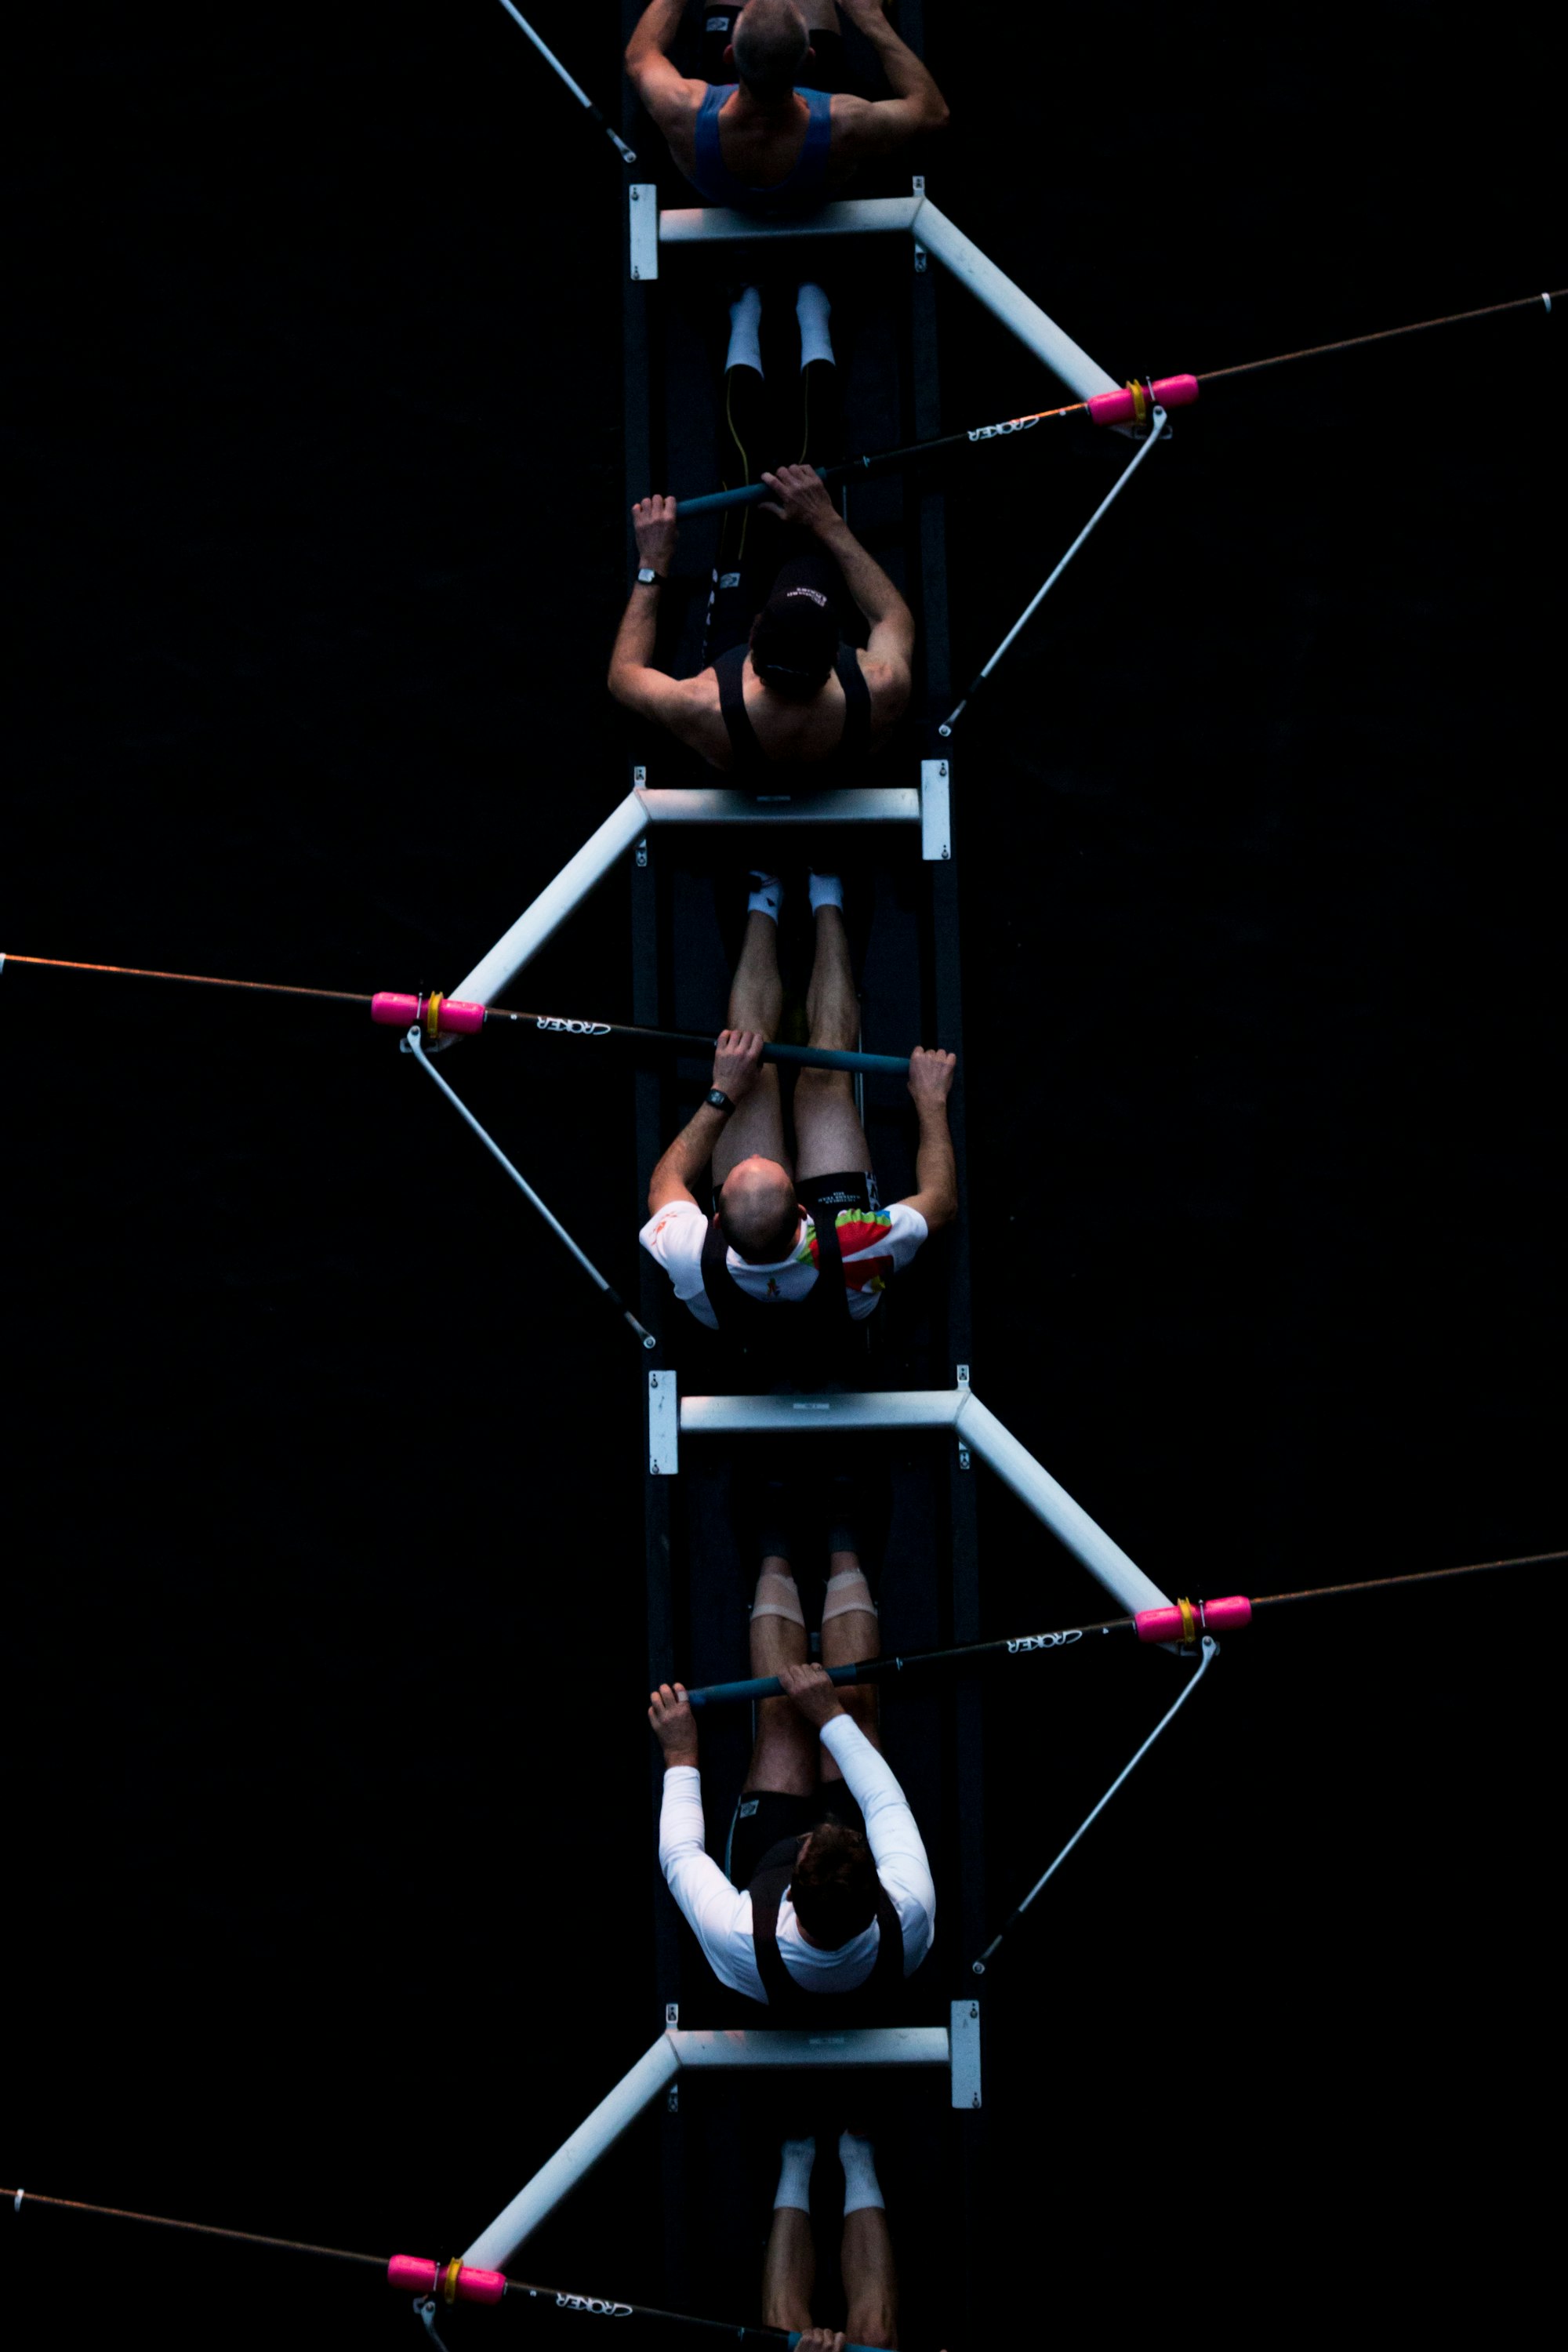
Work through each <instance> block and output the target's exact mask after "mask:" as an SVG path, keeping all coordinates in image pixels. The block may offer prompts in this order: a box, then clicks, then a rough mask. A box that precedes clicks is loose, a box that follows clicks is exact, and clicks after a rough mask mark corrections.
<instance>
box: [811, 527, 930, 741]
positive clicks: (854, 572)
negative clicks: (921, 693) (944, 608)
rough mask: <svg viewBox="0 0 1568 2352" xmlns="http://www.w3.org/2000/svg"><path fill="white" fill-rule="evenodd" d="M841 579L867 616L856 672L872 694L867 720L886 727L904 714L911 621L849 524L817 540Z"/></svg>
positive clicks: (912, 633) (911, 643) (912, 639)
mask: <svg viewBox="0 0 1568 2352" xmlns="http://www.w3.org/2000/svg"><path fill="white" fill-rule="evenodd" d="M819 535H820V537H821V540H822V544H823V546H824V547H825V548H826V550H827V552H828V554H829V555H831V556H832V557H833V558H834V559H835V561H836V562H837V565H838V569H839V570H840V572H843V574H844V583H845V586H846V587H847V589H848V591H849V593H850V594H851V596H853V597H854V599H855V602H856V603H857V604H858V605H859V607H860V610H861V611H862V613H864V614H865V615H866V620H867V623H868V628H869V635H868V637H867V639H866V650H865V652H864V653H863V654H862V655H861V656H860V667H861V668H862V669H863V670H864V672H865V673H866V684H867V686H868V688H870V693H871V716H872V719H873V721H874V723H875V724H876V725H877V726H878V727H879V728H880V727H890V726H891V725H892V724H893V722H894V721H895V720H896V719H901V718H902V717H903V715H904V711H905V709H907V708H908V705H909V699H910V680H911V670H910V666H911V664H912V663H913V661H914V655H915V616H914V614H912V613H911V612H910V608H909V606H908V605H907V604H905V602H904V600H903V598H902V597H901V596H900V593H899V592H898V590H897V589H896V588H895V587H894V585H893V583H892V582H891V581H890V580H889V577H888V575H887V573H886V572H884V571H883V569H882V567H881V565H880V564H879V562H878V561H877V559H876V557H875V556H874V555H869V554H868V553H867V551H866V550H865V548H863V547H862V546H861V544H860V542H859V541H858V539H857V538H856V536H855V534H854V532H853V531H852V530H850V528H849V526H848V524H847V522H844V521H843V520H838V519H837V518H836V519H835V523H834V525H833V527H831V528H830V529H829V530H826V531H824V532H822V533H821V534H819Z"/></svg>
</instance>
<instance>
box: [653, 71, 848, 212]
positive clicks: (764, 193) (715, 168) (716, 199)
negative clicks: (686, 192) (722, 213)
mask: <svg viewBox="0 0 1568 2352" xmlns="http://www.w3.org/2000/svg"><path fill="white" fill-rule="evenodd" d="M739 88H740V84H739V83H738V82H721V83H720V84H719V85H718V86H717V87H715V86H714V84H713V83H711V82H710V83H709V85H708V89H707V94H706V96H705V97H704V99H703V100H702V104H701V106H700V108H699V109H698V113H697V122H696V126H695V138H696V144H697V154H696V160H695V161H694V163H692V165H691V167H690V169H689V171H688V172H687V174H686V176H687V178H688V179H689V181H690V183H691V184H692V186H693V187H694V188H695V189H696V191H697V193H698V194H699V195H700V197H701V198H702V199H703V201H704V203H705V204H710V205H731V206H733V207H735V208H736V209H738V210H740V211H742V212H745V211H752V212H754V211H757V210H759V209H761V208H762V207H763V205H765V206H766V207H767V209H768V210H769V211H770V212H772V211H774V210H781V211H782V210H786V209H787V210H789V211H791V212H794V211H805V210H808V209H809V208H810V207H811V206H812V205H819V204H821V203H822V201H823V199H824V198H825V197H826V194H827V161H828V150H829V146H830V144H831V142H832V138H833V100H832V99H831V97H830V96H829V95H828V93H827V91H826V90H825V89H796V90H792V91H791V93H790V95H791V96H792V97H793V98H798V99H802V100H805V109H806V121H805V143H804V144H803V146H802V148H801V151H800V153H799V154H798V155H797V156H796V158H795V162H794V163H793V164H792V165H791V166H790V168H789V170H788V171H787V172H786V173H784V178H783V179H782V180H775V181H774V183H773V186H772V187H769V188H758V187H753V186H752V185H750V184H748V183H747V182H746V181H744V180H738V179H737V178H736V177H735V174H734V173H733V172H731V169H730V167H729V165H728V164H727V163H725V161H724V152H723V149H722V147H721V143H720V136H719V110H720V109H721V107H722V105H723V104H724V101H725V100H726V99H729V98H733V97H734V95H735V92H736V91H737V89H739Z"/></svg>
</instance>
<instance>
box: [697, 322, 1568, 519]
mask: <svg viewBox="0 0 1568 2352" xmlns="http://www.w3.org/2000/svg"><path fill="white" fill-rule="evenodd" d="M1565 290H1568V289H1558V291H1557V292H1555V293H1552V294H1524V295H1521V296H1520V297H1519V298H1518V299H1516V300H1513V301H1510V302H1489V303H1487V304H1486V305H1485V307H1484V308H1483V309H1481V310H1450V311H1448V312H1447V314H1446V315H1445V316H1444V317H1443V318H1441V319H1418V320H1415V323H1414V324H1413V325H1411V326H1408V327H1381V328H1379V329H1378V330H1377V331H1376V332H1375V333H1374V334H1370V335H1344V336H1342V337H1341V338H1340V340H1339V341H1337V342H1332V343H1313V344H1311V345H1310V346H1309V347H1308V348H1307V349H1306V350H1305V351H1300V352H1275V353H1274V355H1273V357H1272V358H1270V359H1266V360H1242V361H1240V362H1238V363H1237V365H1236V366H1234V367H1223V368H1209V369H1208V370H1206V371H1205V373H1204V374H1202V375H1166V376H1155V377H1154V378H1152V380H1151V379H1150V378H1148V377H1141V378H1139V379H1138V380H1137V381H1135V382H1133V383H1128V384H1125V385H1124V386H1123V387H1122V389H1121V391H1120V392H1101V393H1097V394H1095V396H1094V398H1093V399H1092V400H1071V401H1068V404H1067V405H1066V406H1065V407H1064V408H1037V409H1036V410H1034V412H1033V413H1032V414H1031V415H1027V416H1010V417H1007V418H1005V420H1004V422H1003V423H1002V424H1000V425H972V426H971V427H970V429H969V430H968V432H966V433H943V434H940V435H939V436H937V437H936V438H935V439H934V440H931V441H910V442H906V444H905V445H904V446H903V447H902V448H901V449H879V450H877V451H875V452H873V453H872V454H871V455H870V456H869V457H851V458H850V459H849V460H848V462H847V464H845V465H842V466H819V467H817V469H816V470H817V472H818V473H819V474H820V475H821V477H822V478H823V480H824V481H825V482H828V483H837V482H847V481H849V480H851V479H853V478H854V477H855V476H856V475H857V474H867V473H872V472H877V471H879V470H880V469H881V468H882V467H898V466H911V465H914V464H916V463H917V462H918V461H919V460H920V459H921V458H924V457H935V456H936V455H937V453H938V452H939V451H940V450H942V449H957V448H960V447H963V446H967V445H969V444H971V443H973V442H979V441H1000V440H1005V439H1007V438H1009V437H1010V436H1013V435H1015V434H1018V433H1027V432H1028V431H1029V429H1030V427H1031V426H1032V425H1044V424H1046V423H1047V421H1048V420H1049V419H1050V418H1051V417H1053V416H1087V417H1088V418H1089V422H1090V423H1091V424H1093V425H1134V426H1138V425H1142V424H1143V423H1144V422H1145V421H1146V419H1147V417H1148V415H1149V414H1150V413H1151V411H1152V409H1153V408H1155V407H1156V406H1157V407H1160V408H1164V409H1171V408H1188V407H1190V406H1191V405H1192V404H1193V402H1194V400H1196V398H1197V397H1198V393H1199V389H1200V387H1201V386H1202V385H1204V384H1205V383H1221V382H1222V381H1223V380H1224V379H1225V378H1226V377H1227V376H1237V375H1257V374H1258V373H1260V372H1261V371H1262V370H1263V369H1264V368H1276V367H1292V366H1294V365H1295V363H1296V362H1297V361H1298V360H1316V359H1322V358H1324V357H1325V356H1326V355H1327V354H1328V353H1329V352H1353V351H1358V350H1359V349H1360V348H1361V346H1362V345H1363V343H1387V342H1394V341H1397V340H1398V339H1399V338H1400V337H1401V336H1404V335H1424V334H1426V333H1427V332H1428V331H1429V330H1430V329H1431V328H1433V327H1458V326H1462V325H1463V324H1464V323H1465V322H1466V320H1470V319H1495V318H1498V317H1500V315H1501V314H1502V313H1503V312H1504V311H1508V310H1533V309H1534V308H1535V307H1536V305H1537V304H1538V303H1539V304H1541V305H1542V307H1543V308H1544V309H1545V310H1548V311H1550V310H1551V308H1552V303H1553V302H1558V301H1561V300H1562V299H1563V292H1564V291H1565ZM772 495H773V493H772V492H771V491H770V490H769V489H768V488H767V486H766V484H765V483H763V482H748V483H746V484H745V486H744V488H741V489H736V490H710V491H708V492H707V493H706V494H705V495H704V496H703V497H701V498H699V499H678V500H677V502H676V509H675V511H676V513H677V515H678V516H680V517H685V516H687V515H700V514H717V513H719V512H720V511H721V509H724V508H726V507H745V506H753V505H755V504H756V502H757V501H758V500H759V499H765V498H771V497H772Z"/></svg>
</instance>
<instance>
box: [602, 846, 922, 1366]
mask: <svg viewBox="0 0 1568 2352" xmlns="http://www.w3.org/2000/svg"><path fill="white" fill-rule="evenodd" d="M750 878H751V883H752V889H751V895H750V897H749V898H748V899H747V902H746V929H745V936H744V939H743V941H742V950H741V960H740V962H739V963H738V964H737V966H736V968H735V972H734V977H733V979H732V981H731V990H730V1026H729V1028H728V1029H726V1030H725V1031H724V1033H723V1034H722V1035H721V1038H720V1039H719V1045H718V1051H717V1053H716V1055H715V1056H714V1062H713V1086H712V1090H711V1092H710V1094H709V1095H708V1097H707V1099H706V1100H705V1101H704V1103H703V1104H702V1106H701V1108H700V1109H699V1110H698V1112H697V1114H696V1116H695V1117H694V1118H691V1119H690V1120H689V1121H688V1123H687V1125H686V1126H685V1127H684V1128H683V1129H681V1131H680V1133H679V1135H678V1136H677V1137H676V1139H675V1140H674V1142H673V1143H672V1144H671V1145H670V1146H669V1148H668V1150H667V1151H666V1152H665V1153H664V1155H663V1157H662V1158H661V1159H660V1160H659V1162H658V1167H657V1168H656V1169H655V1170H654V1171H653V1175H652V1177H651V1179H650V1181H649V1183H648V1192H647V1205H648V1220H647V1224H645V1225H644V1227H643V1230H642V1234H641V1240H642V1244H643V1247H644V1248H645V1249H646V1250H647V1252H648V1254H649V1255H650V1256H652V1257H655V1258H657V1259H658V1263H659V1265H662V1266H663V1267H664V1269H665V1271H666V1273H667V1274H668V1276H669V1277H670V1280H671V1281H672V1282H673V1284H674V1286H675V1295H676V1297H678V1298H680V1299H682V1300H684V1301H685V1303H686V1305H687V1306H688V1307H689V1309H690V1311H691V1313H692V1314H693V1315H694V1316H695V1317H696V1318H697V1319H698V1321H699V1322H700V1323H705V1324H707V1325H708V1327H709V1328H710V1330H718V1331H721V1332H722V1333H723V1334H724V1335H725V1337H726V1338H727V1339H731V1340H732V1341H734V1342H735V1344H737V1345H738V1346H740V1347H741V1348H743V1349H745V1350H746V1351H747V1353H748V1354H749V1355H751V1356H752V1357H753V1358H754V1359H755V1360H757V1362H758V1364H759V1365H760V1366H765V1367H766V1368H767V1370H769V1372H770V1374H771V1375H773V1376H774V1377H779V1378H784V1377H789V1378H797V1379H803V1380H805V1381H806V1383H807V1384H808V1385H813V1384H815V1382H816V1381H817V1380H819V1379H833V1378H837V1377H839V1376H840V1371H841V1369H842V1366H843V1364H844V1362H845V1361H846V1360H847V1358H848V1357H849V1356H850V1354H851V1353H852V1351H851V1350H850V1349H848V1347H847V1342H848V1341H849V1340H850V1339H851V1338H852V1336H853V1327H854V1326H855V1325H857V1324H858V1323H860V1322H862V1321H864V1319H865V1318H867V1317H868V1315H870V1314H872V1313H873V1312H874V1310H875V1308H876V1307H877V1304H878V1301H879V1298H880V1297H881V1295H882V1292H883V1290H884V1288H885V1287H886V1286H887V1283H888V1281H889V1278H890V1277H891V1276H893V1275H894V1274H896V1273H897V1272H898V1270H899V1269H900V1267H901V1266H905V1265H908V1264H909V1263H910V1259H911V1258H912V1257H913V1256H914V1255H915V1253H916V1251H917V1250H918V1249H919V1248H920V1247H921V1244H922V1243H923V1242H924V1241H925V1240H926V1238H927V1236H928V1235H929V1234H932V1233H935V1232H937V1231H939V1230H940V1229H941V1227H942V1226H943V1225H946V1224H950V1223H952V1220H953V1218H954V1217H955V1216H956V1215H957V1213H958V1181H957V1174H956V1170H955V1166H954V1161H953V1155H952V1136H951V1134H950V1133H949V1130H948V1120H947V1098H948V1096H949V1094H950V1093H951V1092H952V1082H953V1077H954V1075H955V1071H956V1062H955V1059H954V1057H953V1055H952V1054H946V1053H942V1052H941V1051H940V1050H936V1049H928V1048H926V1047H923V1046H921V1047H917V1048H916V1050H915V1052H914V1053H913V1054H912V1055H910V1078H909V1087H910V1095H911V1096H912V1097H913V1098H914V1105H915V1111H916V1115H917V1117H918V1119H919V1122H920V1139H919V1144H918V1147H917V1150H916V1153H915V1191H914V1192H912V1193H911V1194H910V1197H909V1198H908V1199H907V1200H903V1201H895V1202H891V1203H890V1204H889V1206H888V1207H887V1208H884V1207H883V1205H882V1202H881V1197H880V1195H879V1192H878V1189H877V1180H876V1177H875V1176H874V1175H873V1173H872V1171H871V1154H870V1150H869V1149H868V1144H867V1141H866V1130H865V1129H864V1127H863V1126H862V1125H861V1122H860V1115H859V1112H858V1109H857V1108H856V1104H855V1094H854V1088H853V1084H852V1081H851V1079H850V1076H849V1074H848V1073H847V1071H841V1070H802V1071H801V1073H800V1075H799V1076H798V1078H797V1079H796V1081H795V1099H794V1105H793V1119H794V1126H795V1150H794V1152H793V1154H792V1153H791V1151H790V1149H789V1143H788V1139H787V1137H786V1134H785V1130H784V1104H783V1100H782V1097H781V1095H780V1091H779V1074H778V1068H777V1066H776V1065H775V1064H773V1063H772V1062H764V1061H763V1058H762V1052H763V1043H764V1041H765V1040H766V1039H768V1038H770V1037H775V1036H776V1035H777V1034H778V1026H779V1021H780V1018H781V1015H782V1013H783V1009H784V982H783V977H782V974H781V971H780V966H779V950H778V921H779V912H780V908H781V907H782V904H783V900H784V885H783V883H782V881H781V880H780V879H779V877H777V876H776V875H772V874H753V875H752V877H750ZM807 887H808V891H809V896H810V903H811V908H812V923H813V929H814V931H815V939H814V942H813V948H814V957H813V963H812V970H811V983H810V987H809V990H808V992H807V995H806V1019H807V1022H808V1024H809V1039H810V1043H811V1044H812V1045H826V1046H830V1047H834V1048H837V1049H839V1050H842V1049H844V1048H845V1047H850V1048H853V1047H854V1046H855V1045H857V1044H858V1040H859V1031H860V1006H859V999H858V994H857V992H856V987H855V974H854V970H853V967H852V964H851V961H850V955H849V940H848V935H847V931H846V929H845V925H844V893H843V887H842V885H841V883H840V882H839V880H838V878H837V876H835V875H831V874H817V873H812V874H811V875H810V876H809V877H808V883H807ZM710 1164H711V1170H712V1183H713V1195H712V1197H713V1203H714V1211H715V1213H714V1214H713V1215H712V1217H711V1218H710V1217H709V1215H708V1214H707V1213H705V1211H704V1210H703V1209H702V1208H701V1207H700V1205H699V1202H698V1198H697V1192H696V1187H697V1183H698V1180H699V1178H700V1175H701V1172H702V1170H703V1169H704V1168H705V1167H707V1166H709V1165H710Z"/></svg>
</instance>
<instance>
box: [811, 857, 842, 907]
mask: <svg viewBox="0 0 1568 2352" xmlns="http://www.w3.org/2000/svg"><path fill="white" fill-rule="evenodd" d="M806 888H807V890H808V891H809V892H810V894H811V911H812V913H813V914H814V915H815V914H816V911H817V909H818V908H820V907H837V909H838V911H839V913H840V914H842V913H843V912H844V885H843V883H842V882H841V881H840V880H839V879H838V877H837V874H819V873H818V872H817V870H816V866H813V867H812V869H811V877H810V879H809V881H808V882H807V884H806Z"/></svg>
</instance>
